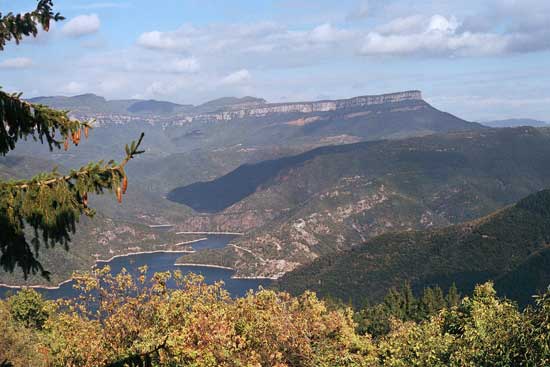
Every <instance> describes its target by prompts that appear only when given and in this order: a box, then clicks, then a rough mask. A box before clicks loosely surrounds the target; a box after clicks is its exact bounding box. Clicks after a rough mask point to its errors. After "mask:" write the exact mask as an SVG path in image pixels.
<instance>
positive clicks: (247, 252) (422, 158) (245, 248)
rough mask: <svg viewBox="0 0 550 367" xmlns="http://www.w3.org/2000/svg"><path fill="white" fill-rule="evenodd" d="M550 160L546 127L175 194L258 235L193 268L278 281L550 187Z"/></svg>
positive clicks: (366, 151) (430, 139)
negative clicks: (330, 257) (375, 240)
mask: <svg viewBox="0 0 550 367" xmlns="http://www.w3.org/2000/svg"><path fill="white" fill-rule="evenodd" d="M549 159H550V135H548V134H547V131H546V130H537V129H535V128H529V127H525V128H516V129H494V130H482V131H473V132H457V133H447V134H436V135H430V136H425V137H419V138H410V139H403V140H386V141H376V142H365V143H357V144H351V145H344V146H334V147H323V148H319V149H316V150H313V151H310V152H307V153H304V154H301V155H298V156H294V157H287V158H282V159H278V160H272V161H267V162H261V163H258V164H252V165H245V166H242V167H240V168H238V169H237V170H236V171H234V172H232V173H230V174H228V175H226V176H223V177H220V178H219V179H216V180H214V181H211V182H208V183H204V184H193V185H190V186H188V187H186V188H183V189H181V190H176V191H174V192H173V193H172V195H178V194H179V193H183V194H184V195H182V196H180V197H179V199H181V201H182V202H187V203H188V204H189V205H192V206H194V207H195V208H206V209H208V210H211V211H213V212H214V213H212V214H209V215H208V216H207V215H205V217H207V218H209V222H208V221H207V220H204V221H205V222H206V223H208V224H209V225H210V226H212V223H214V224H218V223H222V224H224V225H222V226H220V227H218V228H219V229H225V230H233V231H241V232H242V231H246V230H250V229H252V230H250V232H248V233H247V234H246V235H245V236H244V237H242V238H240V239H239V240H238V241H236V242H235V243H234V245H235V246H233V247H228V248H226V249H223V250H216V251H206V252H201V253H200V254H196V255H193V256H190V257H188V258H186V261H190V260H191V259H192V260H193V261H194V262H196V263H208V264H218V265H223V266H229V267H234V268H235V269H237V275H239V276H268V277H280V276H282V275H283V274H284V273H286V272H288V271H291V270H293V269H295V268H297V267H299V266H300V265H302V264H307V263H310V262H312V261H313V260H315V259H316V258H317V257H319V256H322V255H325V254H331V253H334V252H335V251H340V250H345V249H348V248H350V247H351V246H353V245H357V244H360V243H363V242H364V241H366V240H367V239H369V238H372V237H374V236H377V235H380V234H383V233H387V232H399V231H405V230H414V229H427V228H432V227H444V226H448V225H449V224H456V223H461V222H464V221H468V220H473V219H475V218H478V217H481V216H484V215H487V214H489V213H491V212H493V211H495V210H497V209H499V208H501V207H503V206H505V205H509V204H511V203H513V202H515V201H517V200H519V199H521V198H522V197H525V196H526V195H529V194H531V193H533V192H536V191H539V190H541V189H543V188H545V187H549V186H550V166H548V160H549ZM213 198H214V199H213ZM218 203H221V204H220V206H219V207H217V206H216V205H218ZM220 210H221V211H220ZM227 218H232V220H231V221H229V220H228V219H227ZM223 219H225V222H223ZM216 220H217V221H216ZM239 226H240V228H239Z"/></svg>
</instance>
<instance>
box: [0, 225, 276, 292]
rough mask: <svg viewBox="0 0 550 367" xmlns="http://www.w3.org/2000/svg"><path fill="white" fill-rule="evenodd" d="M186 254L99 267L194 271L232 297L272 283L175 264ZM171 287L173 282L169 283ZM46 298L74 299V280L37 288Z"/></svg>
mask: <svg viewBox="0 0 550 367" xmlns="http://www.w3.org/2000/svg"><path fill="white" fill-rule="evenodd" d="M233 238H235V237H234V236H229V235H223V236H222V235H216V236H211V237H209V238H208V239H207V240H204V241H200V242H196V243H194V244H193V249H194V250H196V251H200V250H204V249H212V248H223V247H225V246H226V245H227V244H228V243H229V242H230V241H231V240H232V239H233ZM182 255H183V256H185V255H184V254H181V253H162V252H159V253H153V254H139V255H130V256H125V257H118V258H115V259H113V260H111V261H110V262H106V263H104V262H101V263H99V264H98V266H100V267H102V266H105V265H109V266H110V267H111V272H112V273H113V274H116V273H118V272H120V270H121V269H122V268H125V269H126V270H128V271H129V272H130V273H132V274H137V273H138V268H139V267H141V266H143V265H147V266H148V273H149V274H153V273H155V272H162V271H175V270H180V271H181V272H183V273H189V272H192V273H195V274H200V275H202V276H204V279H205V282H206V283H208V284H212V283H215V282H217V281H223V282H224V283H225V284H224V288H225V289H226V290H227V291H228V292H229V293H230V294H231V296H232V297H241V296H243V295H245V294H246V292H248V291H249V290H250V289H252V290H256V289H258V287H260V286H263V287H267V286H268V285H269V284H270V280H269V279H232V278H231V276H232V275H233V271H232V270H227V269H218V268H210V267H204V266H176V265H174V264H175V262H176V260H177V259H178V258H179V257H181V256H182ZM168 285H169V286H174V284H171V283H169V284H168ZM37 290H38V291H39V292H40V293H42V295H43V296H44V298H46V299H58V298H73V297H76V296H78V291H76V290H75V289H74V288H73V282H68V283H65V284H63V285H62V286H61V287H59V288H58V289H40V288H38V289H37ZM15 291H16V290H14V289H10V288H5V287H0V298H5V297H6V296H9V295H10V294H13V293H14V292H15Z"/></svg>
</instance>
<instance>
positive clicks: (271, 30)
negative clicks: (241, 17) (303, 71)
mask: <svg viewBox="0 0 550 367" xmlns="http://www.w3.org/2000/svg"><path fill="white" fill-rule="evenodd" d="M352 36H353V32H351V31H349V30H346V29H340V28H336V27H334V26H333V25H332V24H330V23H324V24H320V25H318V26H316V27H313V28H311V29H309V30H301V31H294V30H290V29H288V28H285V27H283V26H282V25H279V24H276V23H273V22H258V23H251V24H229V25H209V26H203V27H194V26H192V25H183V26H182V27H180V28H179V29H177V30H175V31H170V32H160V31H152V32H146V33H143V34H141V35H140V36H139V37H138V39H137V44H138V45H139V46H141V47H144V48H148V49H155V50H165V51H179V52H191V53H210V54H212V53H221V52H226V51H227V50H230V51H233V52H239V51H245V52H260V53H265V52H271V51H276V50H285V51H290V50H297V49H299V50H303V49H304V48H311V47H317V46H322V45H326V44H330V43H334V42H339V41H343V40H345V39H349V38H351V37H352Z"/></svg>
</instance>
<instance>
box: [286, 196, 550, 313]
mask: <svg viewBox="0 0 550 367" xmlns="http://www.w3.org/2000/svg"><path fill="white" fill-rule="evenodd" d="M549 265H550V190H544V191H540V192H538V193H536V194H533V195H530V196H528V197H527V198H525V199H523V200H521V201H519V202H518V203H517V204H515V205H513V206H510V207H507V208H504V209H502V210H499V211H497V212H495V213H492V214H490V215H488V216H486V217H484V218H481V219H478V220H474V221H470V222H467V223H464V224H459V225H455V226H450V227H446V228H441V229H431V230H424V231H407V232H400V233H390V234H385V235H382V236H379V237H376V238H373V239H372V240H369V241H367V242H365V243H363V244H361V245H358V246H356V247H354V248H352V249H350V250H347V251H344V252H342V253H340V254H338V256H323V257H320V258H318V259H316V260H315V261H313V263H311V264H309V265H306V266H304V267H301V268H299V269H297V270H295V271H293V272H291V273H289V274H287V275H285V276H284V277H282V278H281V279H280V280H279V282H278V286H279V287H281V288H282V289H285V290H289V291H291V292H292V293H301V292H303V291H304V290H306V289H310V290H313V291H316V292H318V293H320V294H323V295H329V294H330V295H332V296H336V297H339V298H341V299H344V300H347V299H352V300H354V301H355V302H356V303H360V302H364V300H365V299H368V300H369V301H372V302H378V301H380V300H381V299H382V297H383V296H384V294H385V293H386V291H387V290H388V289H389V288H391V287H398V286H400V285H402V284H404V283H405V282H409V283H410V284H411V286H412V287H413V289H415V290H417V291H421V290H422V289H423V288H425V287H428V286H434V285H439V286H441V287H449V286H450V285H451V284H452V283H453V282H454V283H456V285H457V287H458V289H461V290H462V291H464V292H468V293H469V292H471V291H472V290H473V288H474V286H475V284H476V283H483V282H486V281H488V280H494V281H495V286H496V289H497V290H498V291H499V293H500V294H502V295H505V296H506V297H509V298H511V299H514V300H516V301H519V302H520V303H522V304H526V303H529V302H530V301H532V299H531V295H533V294H537V293H538V292H540V291H544V290H545V289H546V287H547V286H548V284H550V266H549Z"/></svg>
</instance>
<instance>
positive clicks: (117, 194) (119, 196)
mask: <svg viewBox="0 0 550 367" xmlns="http://www.w3.org/2000/svg"><path fill="white" fill-rule="evenodd" d="M116 199H117V201H118V203H119V204H120V203H122V189H121V188H120V186H118V187H117V188H116Z"/></svg>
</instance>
